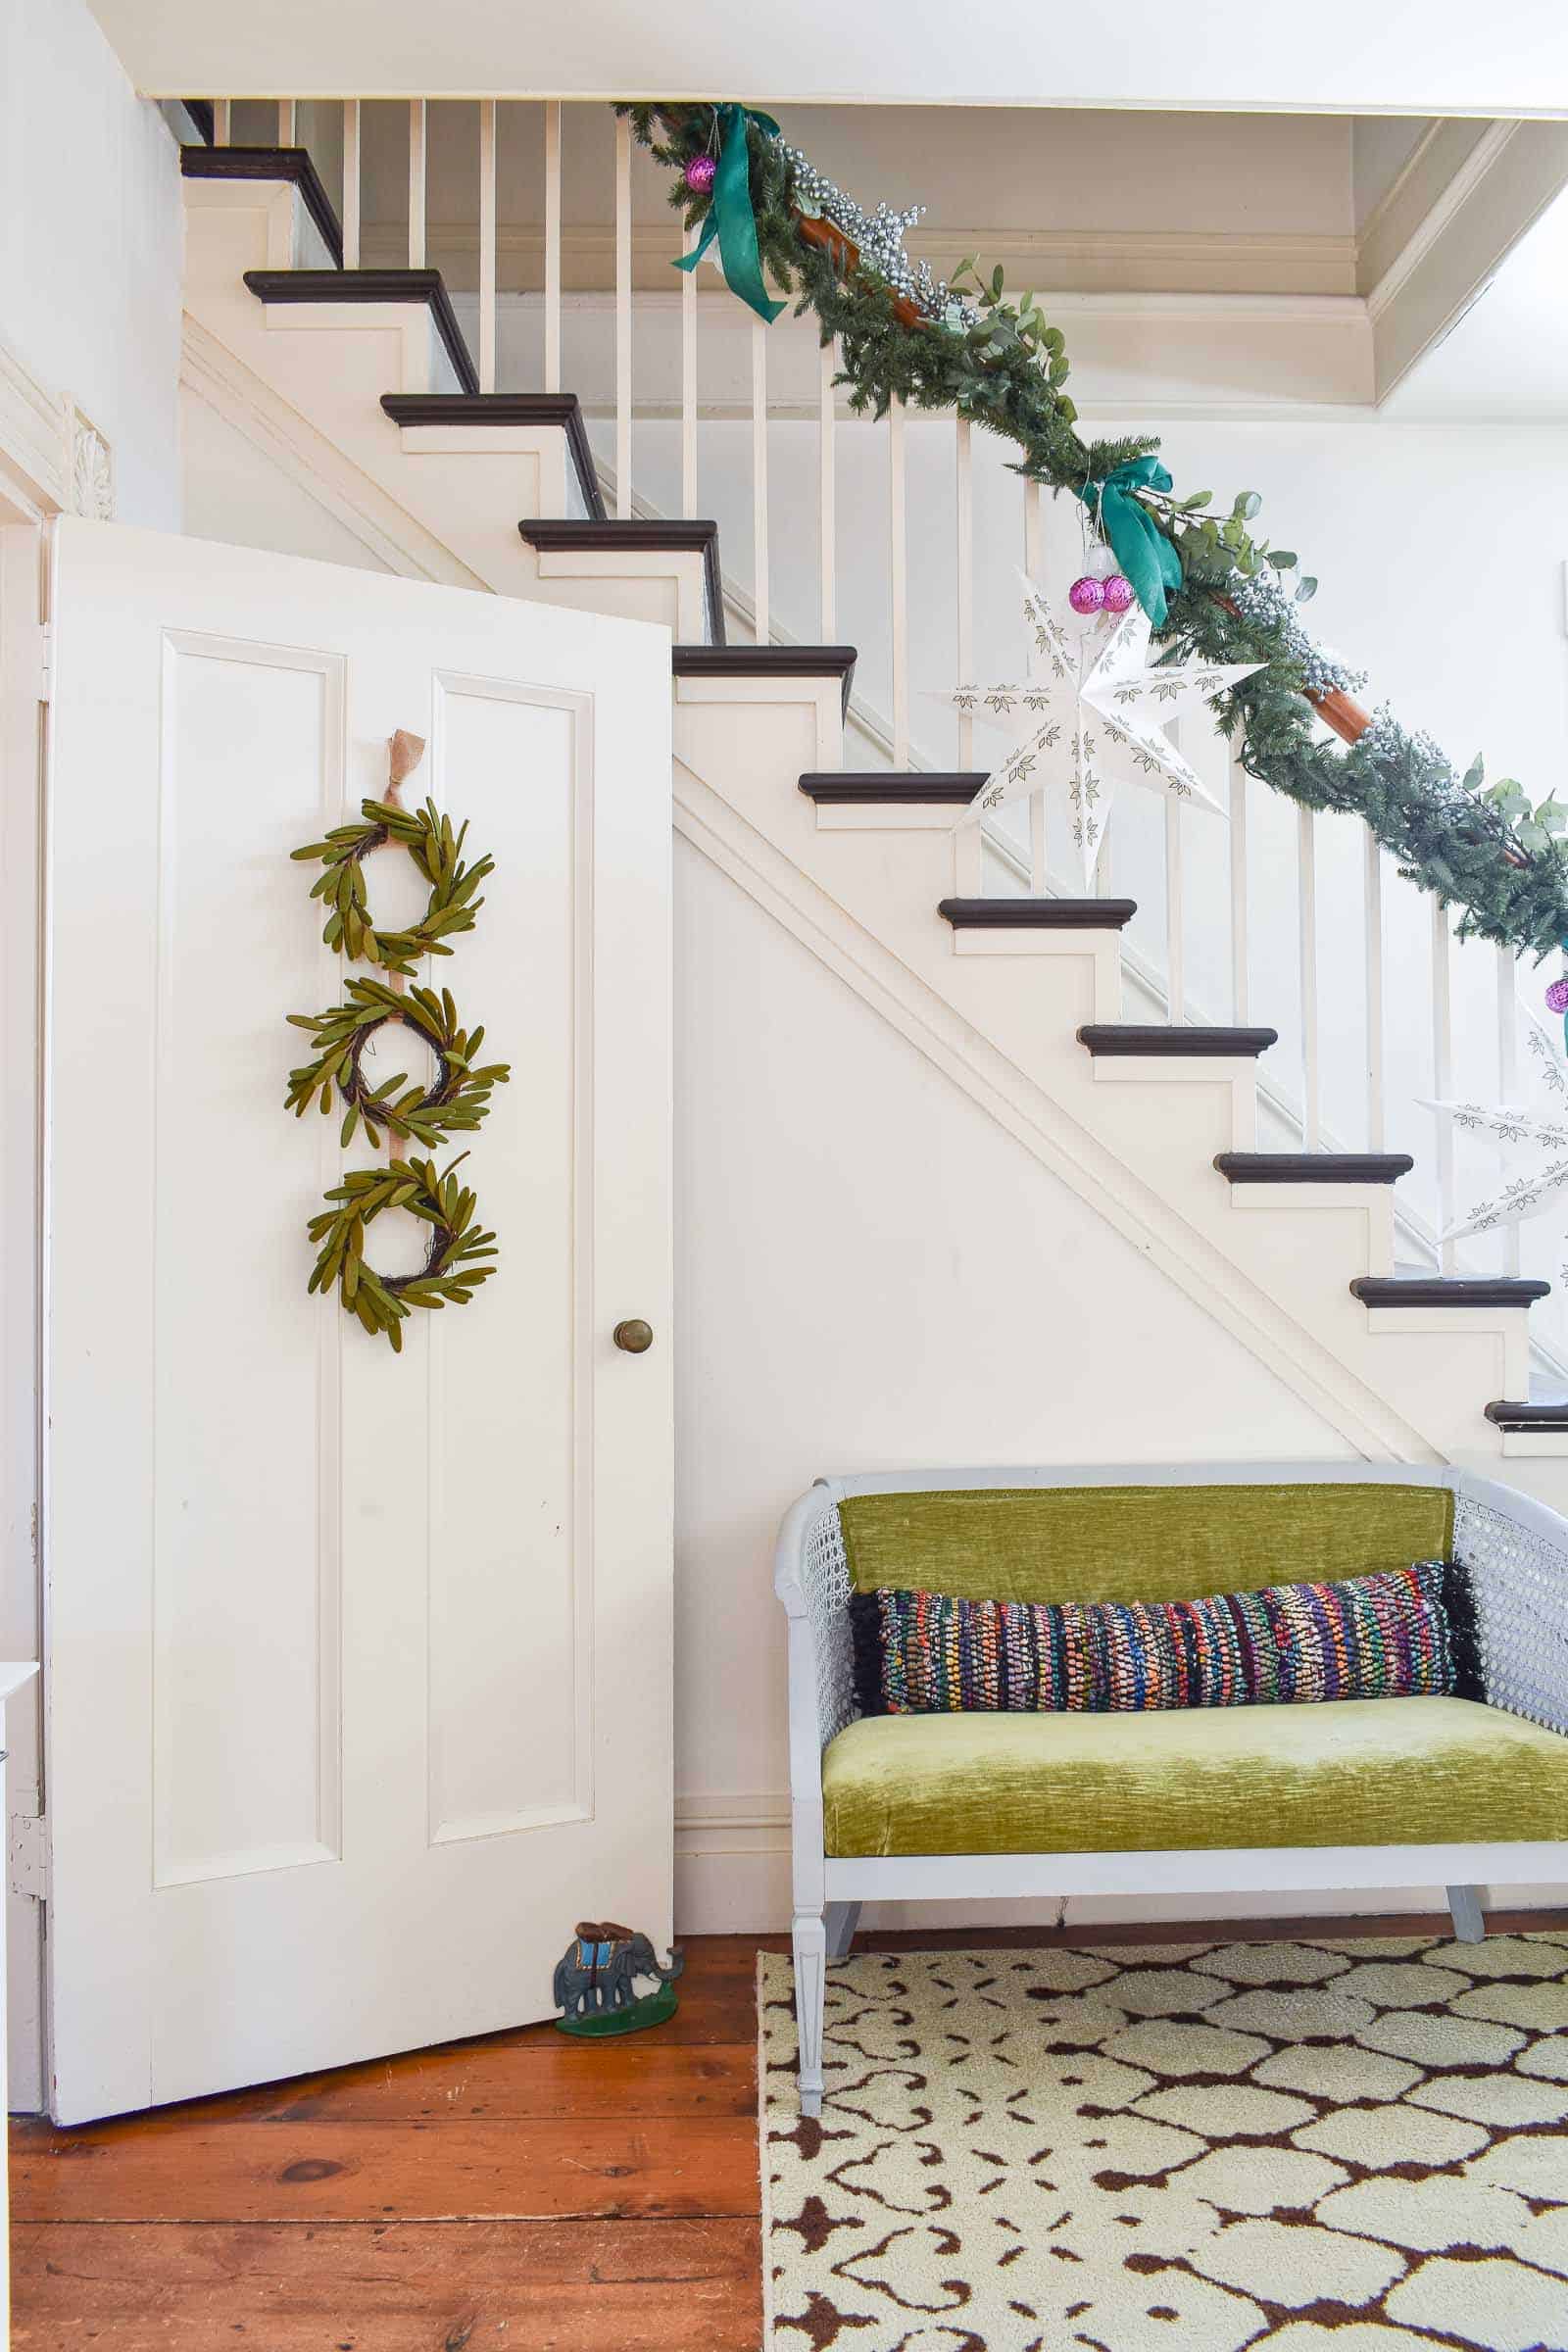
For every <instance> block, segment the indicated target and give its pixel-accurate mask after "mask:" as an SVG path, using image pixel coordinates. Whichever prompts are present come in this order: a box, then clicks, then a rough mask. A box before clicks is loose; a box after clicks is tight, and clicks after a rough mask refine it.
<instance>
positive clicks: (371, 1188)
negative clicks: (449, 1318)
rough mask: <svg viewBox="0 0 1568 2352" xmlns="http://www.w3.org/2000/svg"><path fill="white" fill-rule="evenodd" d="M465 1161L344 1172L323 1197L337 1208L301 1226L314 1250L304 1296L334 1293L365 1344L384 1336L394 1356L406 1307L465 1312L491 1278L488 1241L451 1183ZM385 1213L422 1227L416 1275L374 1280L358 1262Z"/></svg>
mask: <svg viewBox="0 0 1568 2352" xmlns="http://www.w3.org/2000/svg"><path fill="white" fill-rule="evenodd" d="M466 1156H467V1154H466V1152H460V1153H459V1154H458V1157H457V1158H456V1159H454V1160H452V1161H450V1162H449V1164H448V1165H447V1167H446V1168H445V1169H443V1170H442V1171H441V1172H440V1173H439V1174H437V1172H436V1165H435V1162H434V1160H433V1159H394V1160H392V1161H390V1162H389V1164H388V1165H387V1166H386V1167H384V1168H355V1169H352V1170H351V1171H350V1173H349V1174H348V1175H346V1176H345V1177H344V1179H343V1181H342V1183H341V1184H338V1185H334V1186H333V1187H332V1188H331V1190H330V1191H329V1192H328V1193H327V1195H326V1198H327V1200H328V1201H335V1202H336V1203H337V1205H336V1206H335V1207H333V1208H327V1209H322V1210H320V1211H319V1214H318V1215H316V1216H314V1217H312V1219H311V1221H310V1224H309V1226H308V1228H307V1231H308V1232H309V1234H310V1238H311V1240H312V1241H313V1242H314V1243H315V1244H316V1245H317V1259H316V1265H315V1268H314V1270H313V1272H312V1274H311V1280H310V1286H309V1287H310V1289H311V1291H312V1292H313V1293H314V1292H317V1291H319V1292H321V1293H323V1294H324V1293H325V1292H327V1291H329V1290H331V1289H333V1288H334V1287H335V1288H336V1290H337V1292H338V1295H339V1298H340V1299H341V1300H342V1302H343V1305H344V1306H345V1308H347V1309H348V1311H349V1312H350V1313H351V1314H354V1315H357V1316H358V1318H359V1320H360V1322H361V1323H362V1324H363V1325H364V1327H365V1329H366V1330H367V1331H368V1333H369V1334H370V1337H371V1338H372V1339H374V1338H376V1337H377V1336H378V1335H379V1336H384V1337H385V1338H386V1339H387V1340H388V1341H389V1342H390V1343H391V1346H392V1349H393V1352H394V1353H395V1354H400V1353H401V1352H402V1348H403V1325H404V1323H405V1322H406V1321H407V1320H408V1316H409V1312H410V1309H411V1308H413V1307H416V1306H422V1307H428V1308H430V1309H432V1310H433V1311H439V1309H440V1308H442V1307H444V1306H466V1305H467V1304H468V1301H469V1300H470V1299H472V1297H473V1294H474V1292H475V1291H476V1290H477V1289H478V1287H479V1285H480V1284H481V1283H482V1282H488V1281H489V1279H490V1276H491V1275H492V1274H493V1273H494V1272H495V1267H494V1265H493V1264H492V1263H487V1262H486V1261H487V1260H492V1259H494V1257H495V1255H496V1237H495V1235H494V1234H493V1233H487V1232H484V1231H482V1230H481V1229H480V1227H479V1225H478V1223H477V1220H476V1219H475V1216H474V1205H475V1196H474V1194H473V1193H471V1192H469V1191H467V1190H466V1189H465V1188H464V1187H462V1186H460V1184H459V1183H458V1179H457V1174H456V1171H457V1169H458V1168H459V1167H460V1166H461V1165H462V1162H463V1161H464V1159H465V1158H466ZM392 1208H402V1209H407V1211H408V1213H409V1215H410V1216H412V1217H417V1218H418V1219H419V1220H420V1222H421V1223H423V1224H425V1225H427V1226H428V1227H429V1228H430V1246H429V1250H428V1254H427V1255H426V1258H425V1262H424V1264H423V1266H422V1267H420V1269H419V1271H418V1272H417V1274H378V1273H377V1272H376V1271H375V1269H374V1267H373V1266H371V1265H368V1263H367V1262H366V1256H365V1240H366V1232H367V1229H368V1227H369V1226H370V1225H372V1224H373V1223H374V1221H375V1219H376V1218H377V1217H379V1216H381V1215H383V1214H384V1213H385V1212H386V1210H388V1209H392Z"/></svg>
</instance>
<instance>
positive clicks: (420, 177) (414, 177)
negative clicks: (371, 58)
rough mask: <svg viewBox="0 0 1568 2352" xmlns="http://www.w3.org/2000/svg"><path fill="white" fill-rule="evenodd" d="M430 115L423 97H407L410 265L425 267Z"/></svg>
mask: <svg viewBox="0 0 1568 2352" xmlns="http://www.w3.org/2000/svg"><path fill="white" fill-rule="evenodd" d="M429 128H430V125H429V116H428V113H427V110H426V107H425V102H424V100H423V99H422V98H411V99H410V101H409V268H410V269H411V270H422V269H423V268H424V187H425V147H426V143H427V140H428V137H429Z"/></svg>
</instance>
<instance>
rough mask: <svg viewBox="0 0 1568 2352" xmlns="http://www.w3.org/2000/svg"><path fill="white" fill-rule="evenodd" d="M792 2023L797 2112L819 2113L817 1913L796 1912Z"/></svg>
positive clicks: (822, 1947) (823, 1942) (820, 1931)
mask: <svg viewBox="0 0 1568 2352" xmlns="http://www.w3.org/2000/svg"><path fill="white" fill-rule="evenodd" d="M794 1944H795V2023H796V2027H797V2030H798V2031H799V2034H800V2038H801V2113H802V2114H803V2115H820V2114H821V2112H822V2009H823V2004H824V2002H825V2000H826V1998H827V1930H826V1928H825V1926H824V1925H823V1920H822V1914H821V1912H820V1911H797V1912H796V1914H795V1929H794Z"/></svg>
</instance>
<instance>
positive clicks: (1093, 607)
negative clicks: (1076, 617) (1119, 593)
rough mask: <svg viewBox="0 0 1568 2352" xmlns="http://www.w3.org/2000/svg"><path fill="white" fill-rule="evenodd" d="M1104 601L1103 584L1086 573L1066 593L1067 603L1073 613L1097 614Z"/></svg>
mask: <svg viewBox="0 0 1568 2352" xmlns="http://www.w3.org/2000/svg"><path fill="white" fill-rule="evenodd" d="M1104 601H1105V584H1104V582H1103V580H1097V579H1094V578H1092V577H1091V576H1090V574H1089V573H1088V572H1087V571H1086V572H1084V573H1083V574H1082V575H1081V576H1080V577H1079V578H1078V579H1076V580H1074V582H1073V584H1072V586H1071V587H1070V588H1069V589H1068V591H1067V602H1068V604H1069V605H1071V607H1072V609H1073V611H1074V612H1075V613H1098V612H1099V611H1100V608H1101V606H1102V605H1103V603H1104Z"/></svg>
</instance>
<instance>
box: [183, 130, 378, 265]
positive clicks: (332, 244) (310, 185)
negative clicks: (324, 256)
mask: <svg viewBox="0 0 1568 2352" xmlns="http://www.w3.org/2000/svg"><path fill="white" fill-rule="evenodd" d="M179 168H180V171H181V172H183V173H184V176H185V177H186V178H187V179H287V180H292V181H293V183H294V185H295V187H296V188H298V190H299V192H300V202H301V203H302V204H303V205H304V207H305V210H306V211H307V212H308V213H309V214H310V216H311V219H312V220H313V221H315V223H316V225H317V227H318V228H319V230H320V232H321V237H322V240H323V242H324V243H325V246H326V250H327V252H328V253H329V254H330V255H331V256H332V259H333V261H334V262H335V263H336V264H337V267H338V268H339V269H340V270H341V269H342V267H343V230H342V227H341V225H340V224H339V221H338V217H337V214H336V213H335V212H334V210H333V209H332V199H331V197H330V196H328V194H327V192H326V190H325V188H324V187H323V186H322V185H321V177H320V174H319V172H318V171H317V169H316V166H315V165H314V164H313V163H312V161H311V159H310V156H309V155H308V154H307V153H306V151H305V149H304V148H303V147H212V146H207V147H181V149H180V151H179Z"/></svg>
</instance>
